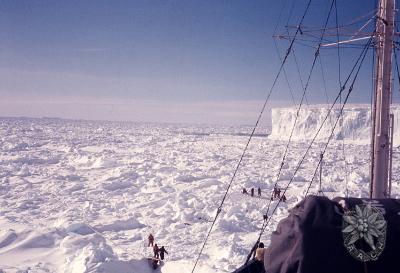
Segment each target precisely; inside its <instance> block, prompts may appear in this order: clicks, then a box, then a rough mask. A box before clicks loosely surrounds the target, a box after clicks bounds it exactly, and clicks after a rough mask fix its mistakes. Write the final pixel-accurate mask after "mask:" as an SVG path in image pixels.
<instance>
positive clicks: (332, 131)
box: [306, 38, 372, 196]
mask: <svg viewBox="0 0 400 273" xmlns="http://www.w3.org/2000/svg"><path fill="white" fill-rule="evenodd" d="M371 41H372V38H371V40H370V42H371ZM366 48H367V49H366V50H365V52H364V55H363V58H362V60H361V62H360V64H359V66H358V69H357V72H356V74H355V76H354V78H353V80H352V82H351V85H350V87H349V91H348V92H347V95H346V97H345V99H344V101H343V104H342V105H341V107H340V113H339V116H338V117H337V118H336V122H335V124H334V126H333V127H332V130H331V133H330V135H329V138H328V141H327V142H326V144H325V147H324V149H323V151H322V153H321V154H322V156H323V155H325V152H326V149H327V148H328V145H329V143H330V141H331V140H332V137H333V135H334V132H335V129H336V126H337V124H338V122H339V120H340V117H341V116H342V115H343V109H344V106H345V105H346V103H347V101H348V99H349V96H350V94H351V93H352V91H353V88H354V83H355V81H356V80H357V77H358V74H359V72H360V69H361V66H362V63H363V61H364V59H365V56H366V55H367V52H368V47H366ZM321 161H322V157H321V158H320V159H319V162H318V165H317V167H316V168H315V172H314V175H313V177H312V178H311V181H310V185H309V187H308V189H307V192H306V196H307V194H308V191H309V189H310V188H311V184H312V182H313V180H314V178H315V174H316V173H317V171H318V167H319V165H320V164H321Z"/></svg>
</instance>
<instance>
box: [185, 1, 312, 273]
mask: <svg viewBox="0 0 400 273" xmlns="http://www.w3.org/2000/svg"><path fill="white" fill-rule="evenodd" d="M311 1H312V0H308V4H307V6H306V8H305V11H304V13H303V15H302V17H301V20H300V23H299V26H298V28H297V30H296V32H295V35H294V37H293V39H292V41H291V43H290V45H289V48H288V49H287V51H286V54H285V57H284V58H283V61H282V64H281V65H280V67H279V70H278V73H277V74H276V76H275V78H274V81H273V83H272V86H271V88H270V90H269V93H268V95H267V97H266V99H265V101H264V104H263V106H262V108H261V111H260V114H259V116H258V118H257V121H256V123H255V125H254V128H253V130H252V132H251V134H250V136H249V139H248V141H247V143H246V146H245V148H244V150H243V153H242V155H241V157H240V159H239V162H238V164H237V166H236V169H235V171H234V173H233V175H232V178H231V180H230V182H229V184H228V187H227V189H226V192H225V194H224V197H223V198H222V201H221V204H220V205H219V207H218V209H217V212H216V214H215V217H214V220H213V222H212V224H211V227H210V229H209V231H208V233H207V235H206V237H205V240H204V243H203V245H202V247H201V249H200V252H199V254H198V256H197V259H196V262H195V264H194V266H193V269H192V273H193V272H194V270H195V269H196V266H197V264H198V261H199V259H200V257H201V254H202V253H203V250H204V247H205V245H206V243H207V241H208V238H209V236H210V234H211V231H212V229H213V227H214V225H215V223H216V220H217V218H218V216H219V214H220V213H221V211H222V206H223V204H224V202H225V199H226V196H227V195H228V192H229V189H230V188H231V186H232V183H233V181H234V179H235V177H236V174H237V172H238V170H239V168H240V166H241V163H242V160H243V158H244V155H245V153H246V151H247V148H248V146H249V144H250V141H251V139H252V138H253V135H254V133H255V130H256V128H257V127H258V123H259V122H260V120H261V117H262V115H263V113H264V111H265V108H266V106H267V103H268V102H269V99H270V97H271V95H272V91H273V90H274V88H275V85H276V83H277V81H278V78H279V76H280V74H281V72H282V70H283V67H284V65H285V63H286V61H287V59H288V56H289V54H290V52H291V50H292V48H293V45H294V42H295V39H296V36H297V34H298V33H299V32H300V26H301V25H302V23H303V21H304V18H305V17H306V14H307V12H308V10H309V7H310V4H311Z"/></svg>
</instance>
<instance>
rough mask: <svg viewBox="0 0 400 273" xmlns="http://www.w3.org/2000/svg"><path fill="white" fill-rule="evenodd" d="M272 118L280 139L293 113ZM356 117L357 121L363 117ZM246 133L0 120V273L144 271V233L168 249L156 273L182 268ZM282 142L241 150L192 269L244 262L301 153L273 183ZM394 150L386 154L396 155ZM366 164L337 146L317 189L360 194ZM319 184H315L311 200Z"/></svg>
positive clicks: (303, 182) (362, 150)
mask: <svg viewBox="0 0 400 273" xmlns="http://www.w3.org/2000/svg"><path fill="white" fill-rule="evenodd" d="M277 111H278V110H277ZM277 111H275V112H273V121H274V124H273V127H274V129H273V130H275V131H273V134H272V135H277V133H278V132H279V135H282V134H286V133H287V129H284V128H288V127H289V125H290V124H291V120H290V119H289V117H290V116H291V115H292V114H291V113H293V112H291V111H292V110H279V111H281V112H277ZM285 111H286V112H285ZM315 111H317V110H315ZM320 111H322V110H320ZM277 113H282V114H281V115H280V116H277ZM352 113H353V114H354V113H357V112H356V111H355V110H354V111H353V112H352ZM358 114H359V115H365V119H364V121H363V120H361V121H362V122H366V120H367V115H368V114H367V112H362V111H359V113H358ZM284 116H286V118H287V119H285V118H284ZM348 116H350V112H349V113H348ZM278 118H279V119H278ZM277 119H278V120H279V122H280V123H279V125H278V127H276V124H275V122H277ZM307 119H308V120H310V121H309V122H308V123H307V122H306V120H307ZM311 121H312V119H311V117H308V118H307V117H306V116H304V118H302V122H303V123H302V126H308V128H309V129H310V128H311V127H312V126H314V123H313V122H311ZM349 126H350V125H349ZM277 128H278V129H277ZM279 128H280V129H279ZM250 130H251V128H249V127H245V126H236V127H232V126H208V125H202V126H200V125H187V124H185V125H174V124H143V123H129V122H101V121H96V122H95V121H73V120H61V119H45V118H43V119H29V118H0V205H1V210H0V269H1V270H0V272H7V273H8V272H13V273H15V272H18V273H22V272H29V273H33V272H35V273H42V272H56V273H58V272H63V273H72V272H73V273H84V272H103V273H111V272H113V273H114V272H119V273H125V272H126V273H128V272H129V273H134V272H137V273H146V272H152V271H153V269H151V268H150V267H149V265H148V262H147V259H146V258H147V257H148V256H151V255H152V251H151V248H149V247H147V241H146V240H147V236H148V234H149V233H152V234H153V235H154V237H155V242H156V243H157V244H158V245H160V246H162V245H164V246H165V248H166V249H167V251H168V253H169V255H167V257H166V260H165V261H164V263H163V264H162V265H161V267H159V269H157V271H156V272H167V273H169V272H174V273H176V272H182V273H185V272H191V270H192V267H193V264H194V261H195V259H196V258H197V255H198V253H199V250H200V247H201V245H202V243H203V242H204V238H205V236H206V234H207V232H208V230H209V228H210V222H211V221H212V220H213V218H214V216H215V214H216V210H217V208H218V206H219V204H220V202H221V199H222V197H223V195H224V193H225V190H226V187H227V185H228V183H229V182H230V180H231V177H232V174H233V171H234V169H235V168H236V166H237V164H238V160H239V158H240V155H241V154H242V151H243V148H244V146H245V145H246V142H247V140H248V134H249V132H250ZM263 130H264V129H263V128H260V132H263ZM304 133H306V130H305V129H304ZM360 134H361V132H360ZM300 135H301V134H300ZM358 144H360V143H358ZM343 145H345V153H343V151H342V148H343ZM285 146H286V142H285V141H281V140H273V139H268V138H267V137H265V135H263V134H261V133H260V134H257V136H256V137H255V138H254V139H253V141H252V142H251V143H250V146H249V150H248V152H247V153H246V155H245V157H244V159H243V164H242V167H241V169H240V171H239V172H238V173H237V177H236V179H235V180H234V183H233V185H232V188H231V190H230V192H229V194H228V196H227V199H226V202H225V205H224V207H223V210H222V212H221V214H220V216H219V219H218V220H217V222H216V225H215V227H214V230H213V232H212V233H211V236H210V239H209V241H208V243H207V245H206V247H205V250H204V254H203V255H202V256H201V258H200V260H199V266H198V267H197V269H196V272H203V273H208V272H231V271H233V269H235V268H236V267H237V266H239V265H241V264H242V263H243V262H244V260H245V257H246V256H247V254H248V251H249V250H250V249H251V247H252V245H253V243H254V242H255V240H256V239H257V237H258V234H259V229H260V227H261V224H262V222H263V219H262V214H263V213H265V210H266V207H267V205H268V202H269V194H270V192H271V190H272V188H273V185H274V183H275V181H277V179H278V186H280V187H284V186H286V184H287V182H288V180H289V179H291V177H292V174H293V170H294V169H295V167H296V165H297V164H298V161H299V159H300V158H301V156H302V155H303V153H304V151H305V148H306V145H305V144H304V142H297V143H292V144H291V147H290V149H289V153H288V155H287V160H286V161H285V163H284V165H283V169H282V174H281V176H280V177H279V178H277V177H276V175H277V170H278V167H279V166H280V162H281V160H282V155H283V152H284V150H285ZM322 147H323V146H322V144H319V143H316V144H315V145H314V146H313V147H312V149H311V150H310V153H309V155H308V156H307V157H306V160H305V161H304V163H303V164H302V166H301V168H299V172H298V173H297V174H296V175H295V177H294V180H293V183H292V184H291V186H290V188H289V189H288V193H287V198H288V201H287V202H286V203H284V204H282V205H281V206H280V207H279V208H278V209H277V211H276V214H275V215H274V216H273V218H272V222H271V225H270V226H269V227H268V228H267V230H266V232H265V234H264V235H263V237H262V240H263V241H264V242H265V243H266V245H268V242H269V234H270V232H271V231H272V230H274V228H275V226H276V224H277V222H278V221H279V220H280V219H282V218H283V217H285V215H286V214H287V209H288V208H289V207H291V206H293V205H294V204H295V203H296V202H298V201H299V200H301V199H302V198H303V196H304V193H305V191H306V189H307V188H308V186H309V185H310V184H309V182H310V180H311V178H312V176H313V173H314V171H315V167H316V165H317V161H318V158H319V157H318V154H319V152H320V150H321V148H322ZM398 154H399V153H398V148H395V159H397V157H398ZM397 162H398V160H395V161H394V166H393V168H394V181H395V183H394V186H393V192H395V193H397V192H399V191H398V189H399V187H398V183H397V181H398V180H399V177H398V176H399V165H398V163H397ZM368 167H369V145H354V144H351V143H345V144H343V143H342V142H340V141H337V142H334V143H332V145H331V146H330V147H329V149H328V152H327V155H326V158H324V169H323V184H322V185H323V188H322V189H323V190H324V192H325V194H326V195H328V196H336V195H342V196H343V195H344V194H346V191H348V193H349V194H351V195H353V196H366V195H367V194H368V182H369V181H368ZM318 184H319V183H318V182H317V180H315V181H313V184H312V186H311V192H312V193H315V192H317V191H318ZM243 187H245V188H247V189H250V188H252V187H254V188H256V189H257V188H258V187H260V188H261V189H262V196H261V197H260V198H258V197H253V198H252V197H250V196H248V195H243V194H242V193H241V192H242V188H243ZM275 204H276V201H273V202H272V204H271V206H274V205H275Z"/></svg>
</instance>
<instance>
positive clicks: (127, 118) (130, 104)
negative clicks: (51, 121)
mask: <svg viewBox="0 0 400 273" xmlns="http://www.w3.org/2000/svg"><path fill="white" fill-rule="evenodd" d="M262 104H263V102H262V101H257V100H248V101H198V102H188V101H182V102H177V101H157V100H132V99H126V100H123V99H93V98H74V99H66V100H60V99H57V100H53V99H20V100H15V99H5V100H4V99H3V100H2V101H1V102H0V116H1V117H26V118H59V119H71V120H88V121H120V122H143V123H174V124H180V123H182V124H204V125H229V126H242V125H243V126H252V125H254V124H255V122H256V119H257V117H258V115H259V112H260V110H261V107H262ZM278 106H290V104H289V103H286V102H283V101H282V102H272V103H271V106H270V107H268V108H267V109H266V111H265V113H264V114H263V117H262V120H261V123H260V125H262V126H263V127H270V126H271V113H270V112H271V111H270V109H271V108H272V107H278Z"/></svg>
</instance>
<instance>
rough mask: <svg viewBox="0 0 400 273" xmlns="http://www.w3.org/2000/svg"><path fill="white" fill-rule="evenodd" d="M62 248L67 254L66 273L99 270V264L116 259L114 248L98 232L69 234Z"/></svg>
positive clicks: (83, 272) (61, 245) (63, 241)
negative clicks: (83, 234) (84, 234)
mask: <svg viewBox="0 0 400 273" xmlns="http://www.w3.org/2000/svg"><path fill="white" fill-rule="evenodd" d="M60 249H61V250H62V252H64V253H65V254H66V255H67V258H66V263H65V268H64V271H63V272H65V273H86V272H99V271H97V270H95V269H96V267H97V266H98V265H99V264H101V263H104V262H106V261H109V260H111V259H116V257H115V254H114V252H113V250H112V248H111V247H110V246H109V245H107V243H106V241H105V239H104V237H102V236H100V235H98V234H93V235H87V236H80V235H75V234H72V235H69V236H67V237H65V238H64V239H63V240H62V242H61V244H60Z"/></svg>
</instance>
